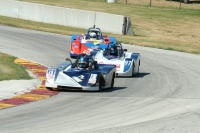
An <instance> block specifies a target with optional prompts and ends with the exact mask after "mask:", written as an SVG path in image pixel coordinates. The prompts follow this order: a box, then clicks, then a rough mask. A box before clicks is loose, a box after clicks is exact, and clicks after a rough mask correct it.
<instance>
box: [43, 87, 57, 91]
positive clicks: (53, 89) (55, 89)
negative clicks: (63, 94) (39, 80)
mask: <svg viewBox="0 0 200 133" xmlns="http://www.w3.org/2000/svg"><path fill="white" fill-rule="evenodd" d="M46 88H47V89H48V90H51V91H57V90H58V89H57V88H51V87H46Z"/></svg>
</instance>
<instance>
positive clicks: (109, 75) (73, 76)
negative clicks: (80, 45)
mask: <svg viewBox="0 0 200 133" xmlns="http://www.w3.org/2000/svg"><path fill="white" fill-rule="evenodd" d="M115 72H116V66H115V65H106V64H97V61H95V60H94V59H93V58H92V56H90V55H86V54H81V55H79V56H78V58H77V59H76V60H75V62H74V63H72V61H71V60H70V59H68V58H66V61H65V62H63V63H61V64H59V65H58V66H57V67H56V68H48V70H47V72H46V82H45V86H46V88H48V89H51V90H52V89H57V90H60V89H62V90H63V89H65V90H87V91H102V90H103V89H106V88H113V86H114V79H115V77H116V73H115Z"/></svg>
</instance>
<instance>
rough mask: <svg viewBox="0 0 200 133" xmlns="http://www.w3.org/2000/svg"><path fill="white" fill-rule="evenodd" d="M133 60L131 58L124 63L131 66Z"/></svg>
mask: <svg viewBox="0 0 200 133" xmlns="http://www.w3.org/2000/svg"><path fill="white" fill-rule="evenodd" d="M131 62H132V61H131V60H126V61H125V63H124V65H125V66H126V65H127V66H130V65H131Z"/></svg>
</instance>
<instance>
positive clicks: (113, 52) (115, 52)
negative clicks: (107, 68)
mask: <svg viewBox="0 0 200 133" xmlns="http://www.w3.org/2000/svg"><path fill="white" fill-rule="evenodd" d="M110 54H111V55H116V54H117V49H115V48H114V47H110Z"/></svg>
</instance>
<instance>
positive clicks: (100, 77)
mask: <svg viewBox="0 0 200 133" xmlns="http://www.w3.org/2000/svg"><path fill="white" fill-rule="evenodd" d="M102 86H103V76H102V75H99V91H102Z"/></svg>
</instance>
